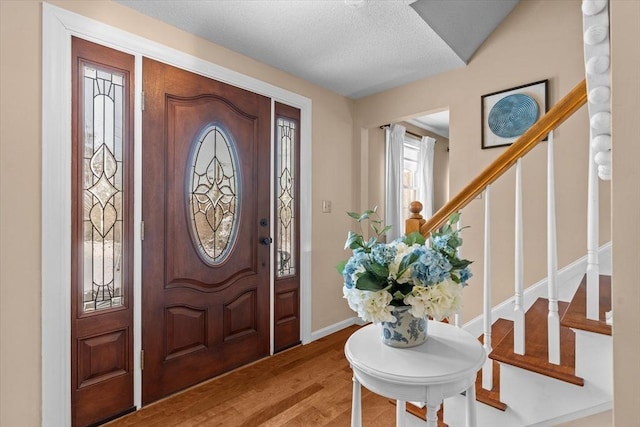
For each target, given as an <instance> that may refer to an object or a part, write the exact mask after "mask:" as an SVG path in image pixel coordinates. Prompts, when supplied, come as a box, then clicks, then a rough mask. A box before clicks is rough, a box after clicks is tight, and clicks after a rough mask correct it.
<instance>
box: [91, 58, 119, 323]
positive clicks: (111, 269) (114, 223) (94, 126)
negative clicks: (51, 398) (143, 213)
mask: <svg viewBox="0 0 640 427" xmlns="http://www.w3.org/2000/svg"><path fill="white" fill-rule="evenodd" d="M83 70H84V93H83V94H82V95H81V102H82V107H81V108H82V110H83V112H84V114H83V117H84V135H83V142H84V143H83V162H82V180H83V187H82V189H83V216H82V224H83V242H84V243H83V244H84V264H83V269H84V277H83V292H82V308H83V311H84V312H92V311H96V310H101V309H107V308H113V307H120V306H122V305H123V304H124V300H123V288H122V268H121V267H122V265H121V262H122V255H123V254H122V250H123V248H122V241H123V234H122V233H123V206H122V192H123V187H122V173H123V164H122V160H123V159H122V151H123V147H122V144H123V137H124V135H123V132H124V129H123V123H124V116H123V114H124V113H123V111H124V104H123V103H124V100H123V91H124V87H123V84H124V81H125V79H124V76H123V75H122V74H119V73H112V72H110V71H105V70H99V69H96V68H93V67H91V66H87V65H85V66H84V68H83Z"/></svg>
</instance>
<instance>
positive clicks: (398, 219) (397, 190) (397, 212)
mask: <svg viewBox="0 0 640 427" xmlns="http://www.w3.org/2000/svg"><path fill="white" fill-rule="evenodd" d="M405 131H406V129H405V127H404V126H401V125H395V124H394V125H391V127H390V129H387V131H386V132H385V140H386V141H385V142H386V169H387V173H386V190H387V191H386V197H385V218H384V222H385V224H386V225H391V226H392V227H391V230H389V231H388V232H387V241H388V242H390V241H392V240H395V239H397V238H398V237H400V236H401V235H403V234H404V220H405V218H403V214H402V212H403V206H402V173H403V169H404V134H405Z"/></svg>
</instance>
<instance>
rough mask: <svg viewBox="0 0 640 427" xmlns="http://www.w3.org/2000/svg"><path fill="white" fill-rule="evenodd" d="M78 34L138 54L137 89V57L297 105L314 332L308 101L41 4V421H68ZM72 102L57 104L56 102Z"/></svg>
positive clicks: (137, 398)
mask: <svg viewBox="0 0 640 427" xmlns="http://www.w3.org/2000/svg"><path fill="white" fill-rule="evenodd" d="M72 36H77V37H80V38H84V39H87V40H90V41H94V42H96V43H99V44H102V45H104V46H107V47H111V48H114V49H118V50H122V51H125V52H128V53H131V54H133V55H135V57H136V64H135V68H136V76H135V79H134V81H135V86H136V87H142V74H141V73H142V67H141V65H142V56H147V57H151V58H154V59H157V60H159V61H162V62H165V63H168V64H171V65H175V66H178V67H181V68H184V69H186V70H188V71H192V72H196V73H198V74H202V75H204V76H207V77H210V78H213V79H216V80H220V81H224V82H226V83H229V84H232V85H234V86H238V87H241V88H244V89H247V90H250V91H253V92H256V93H260V94H262V95H265V96H268V97H271V98H272V100H274V101H278V102H281V103H284V104H288V105H291V106H294V107H296V108H299V109H300V110H301V137H300V142H301V150H300V155H301V162H302V164H305V165H306V166H305V168H304V169H303V170H302V171H301V176H300V185H301V195H300V207H301V215H300V216H301V224H300V227H301V229H300V238H301V247H300V273H301V289H300V304H301V314H302V316H301V324H300V326H301V338H302V342H303V344H306V343H308V342H310V341H311V340H312V339H313V336H312V332H311V255H312V246H311V242H312V238H311V237H312V236H311V224H312V222H311V221H312V212H311V197H312V192H311V190H312V187H311V176H312V175H311V173H312V170H311V129H312V125H311V124H312V101H311V99H309V98H307V97H304V96H301V95H298V94H296V93H294V92H291V91H288V90H286V89H283V88H280V87H277V86H274V85H271V84H269V83H266V82H263V81H260V80H257V79H254V78H252V77H249V76H246V75H243V74H241V73H238V72H236V71H233V70H230V69H227V68H224V67H221V66H218V65H215V64H213V63H211V62H208V61H206V60H203V59H200V58H197V57H194V56H192V55H188V54H185V53H182V52H179V51H177V50H175V49H172V48H169V47H167V46H165V45H162V44H160V43H157V42H154V41H151V40H148V39H145V38H143V37H140V36H138V35H136V34H133V33H131V32H128V31H124V30H122V29H119V28H116V27H113V26H110V25H107V24H104V23H102V22H99V21H96V20H94V19H90V18H87V17H85V16H82V15H79V14H76V13H73V12H70V11H68V10H65V9H62V8H60V7H57V6H53V5H51V4H48V3H43V4H42V69H43V72H42V224H41V225H42V250H41V260H42V262H41V271H42V301H45V302H46V304H42V309H41V315H42V323H41V325H42V336H41V342H42V353H43V357H42V396H41V397H42V420H43V422H42V425H43V426H68V425H70V424H71V393H70V381H69V378H70V360H71V356H70V351H69V348H70V324H69V321H68V319H69V316H70V313H71V306H70V301H69V298H68V297H67V296H68V295H69V293H70V291H71V290H70V281H71V270H70V268H69V265H70V262H71V254H70V251H66V250H60V248H69V247H70V245H71V222H70V218H69V214H68V213H69V211H70V209H71V185H70V181H69V176H71V144H70V141H71V120H70V117H69V115H68V111H69V109H70V105H71V78H70V76H71V37H72ZM61 105H62V106H69V107H68V108H60V106H61ZM140 110H141V95H140V93H139V92H138V93H136V94H135V111H136V112H139V111H140ZM135 120H136V121H135V129H134V134H135V148H134V151H135V154H134V157H135V159H134V162H135V172H134V181H135V183H136V184H135V185H136V188H135V199H136V200H140V196H141V168H140V165H141V163H142V154H141V145H140V140H141V134H142V132H141V128H142V122H141V117H140V114H136V119H135ZM140 220H141V211H140V206H139V204H138V205H136V206H135V211H134V224H136V225H137V224H140ZM140 228H141V227H138V226H136V227H135V234H134V260H135V262H134V264H135V265H134V275H135V277H134V300H135V301H136V306H135V307H134V331H133V334H134V350H133V351H134V358H133V360H134V385H135V386H134V404H135V405H136V406H140V404H141V371H140V358H139V357H138V354H139V353H140V350H141V345H140V343H141V335H140V334H141V331H140V325H141V313H140V306H139V302H140V301H141V292H140V289H141V287H140V277H141V276H140V275H141V271H140V262H141V257H140Z"/></svg>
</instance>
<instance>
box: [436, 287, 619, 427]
mask: <svg viewBox="0 0 640 427" xmlns="http://www.w3.org/2000/svg"><path fill="white" fill-rule="evenodd" d="M566 285H567V287H569V288H571V289H575V293H574V295H573V298H571V300H570V301H569V302H564V301H561V302H560V303H559V305H560V313H561V328H560V329H561V330H560V334H561V364H560V365H554V364H550V363H549V362H548V360H547V306H548V300H547V299H545V298H540V297H539V298H537V299H536V300H535V302H534V303H533V304H532V305H531V306H530V307H529V309H528V310H527V313H526V320H525V322H526V330H527V341H526V354H525V355H518V354H516V353H514V351H513V337H514V333H513V332H514V331H513V321H511V320H509V319H506V318H498V319H497V320H496V322H494V324H493V325H492V326H493V328H492V335H493V340H494V342H495V343H496V345H495V347H494V349H493V351H492V352H491V354H489V358H490V359H492V360H493V363H494V371H493V379H494V380H493V384H494V388H493V389H491V390H485V389H484V388H482V373H479V374H478V380H477V381H476V398H477V400H478V402H481V403H483V404H484V405H478V413H479V419H478V425H479V426H485V425H487V426H493V425H495V426H514V427H515V426H533V425H539V426H552V425H556V424H558V423H561V422H564V421H568V420H571V419H575V418H580V417H582V416H586V415H590V414H592V413H596V412H600V411H602V410H605V409H609V408H610V407H611V400H612V385H611V376H612V370H611V369H612V341H611V326H610V325H607V324H606V322H605V312H606V311H608V310H610V304H611V294H610V292H611V276H605V275H603V276H601V277H600V301H601V304H600V311H601V317H600V320H599V321H594V320H589V319H587V317H586V276H583V278H582V280H581V281H580V283H579V285H578V286H577V288H576V286H575V285H574V284H572V283H568V284H566ZM480 340H481V341H482V337H480ZM463 403H464V402H462V401H461V402H457V398H456V401H454V402H447V404H446V406H445V407H446V410H445V414H447V415H446V416H445V419H447V421H448V423H449V425H450V426H457V425H464V420H463V419H462V420H458V419H456V418H457V417H456V413H457V412H458V408H457V407H456V406H457V405H459V404H463Z"/></svg>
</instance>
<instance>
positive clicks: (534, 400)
mask: <svg viewBox="0 0 640 427" xmlns="http://www.w3.org/2000/svg"><path fill="white" fill-rule="evenodd" d="M500 397H501V400H502V401H503V402H504V403H506V404H507V406H508V407H509V408H511V409H512V410H513V411H515V412H516V413H518V415H519V416H520V417H521V418H522V420H523V421H524V422H525V424H524V425H531V424H537V423H541V422H544V421H546V420H552V419H555V418H558V417H562V416H563V415H565V414H568V413H579V412H580V411H583V410H588V409H589V408H591V407H593V406H596V405H602V404H605V403H607V402H610V401H611V393H608V392H606V391H604V390H602V389H601V388H599V387H595V386H593V385H592V384H591V383H588V382H587V383H585V386H583V387H580V386H577V385H574V384H569V383H567V382H564V381H560V380H557V379H555V378H550V377H547V376H545V375H540V374H537V373H534V372H530V371H526V370H524V369H520V368H516V367H514V366H511V365H506V364H504V363H501V364H500Z"/></svg>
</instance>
